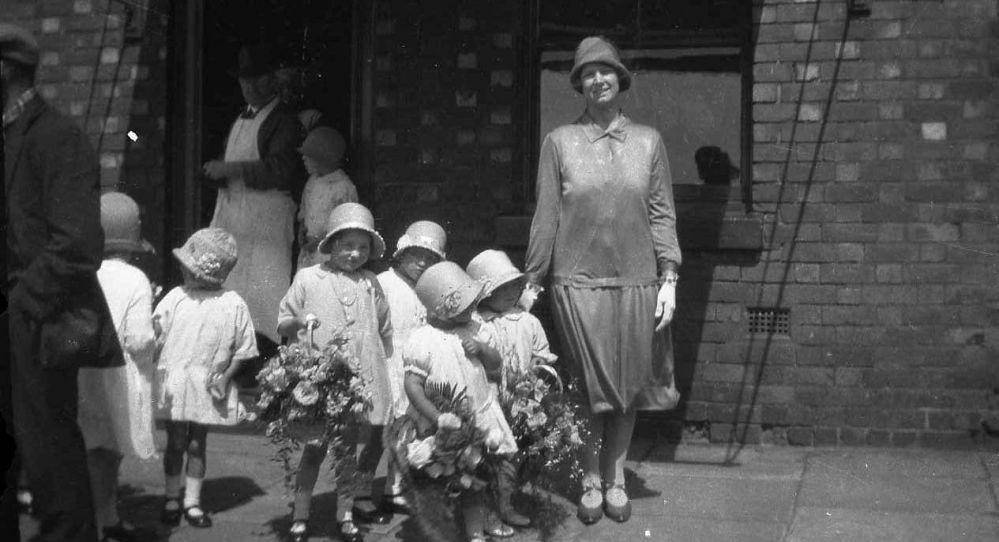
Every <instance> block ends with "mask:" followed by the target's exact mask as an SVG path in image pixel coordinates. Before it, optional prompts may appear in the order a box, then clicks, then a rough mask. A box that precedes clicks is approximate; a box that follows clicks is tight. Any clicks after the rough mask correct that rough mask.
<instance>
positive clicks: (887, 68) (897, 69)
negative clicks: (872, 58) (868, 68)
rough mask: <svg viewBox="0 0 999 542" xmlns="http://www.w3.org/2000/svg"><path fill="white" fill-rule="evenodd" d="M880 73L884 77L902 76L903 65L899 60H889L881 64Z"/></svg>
mask: <svg viewBox="0 0 999 542" xmlns="http://www.w3.org/2000/svg"><path fill="white" fill-rule="evenodd" d="M878 75H879V76H880V77H881V78H882V79H898V78H899V77H902V67H901V66H899V64H898V63H897V62H887V63H885V64H882V65H881V69H879V70H878Z"/></svg>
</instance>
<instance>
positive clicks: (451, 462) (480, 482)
mask: <svg viewBox="0 0 999 542" xmlns="http://www.w3.org/2000/svg"><path fill="white" fill-rule="evenodd" d="M425 390H426V394H427V399H429V400H430V401H431V402H432V403H433V404H434V406H435V407H436V408H437V410H438V411H440V412H441V413H442V415H446V414H450V415H453V416H455V417H457V418H458V420H460V421H461V426H460V427H458V428H457V429H452V428H449V427H439V428H437V430H436V432H434V433H433V434H431V435H420V434H419V429H418V427H417V422H416V421H415V420H413V419H412V418H410V417H409V416H404V417H402V418H399V419H397V420H396V421H395V422H394V423H393V424H392V427H391V429H390V431H389V432H388V433H387V435H386V445H387V446H388V447H389V449H391V450H392V460H393V461H395V463H396V466H397V468H398V469H399V472H401V473H403V474H404V477H405V480H406V483H405V484H404V487H405V491H406V500H407V501H408V502H409V505H410V508H411V517H412V518H413V520H414V522H415V525H416V527H417V528H418V529H419V531H420V535H421V540H433V541H449V540H461V539H463V538H462V534H461V533H462V532H463V529H462V528H461V527H460V525H459V523H460V522H459V519H460V518H459V517H458V514H457V506H456V503H457V499H456V497H458V496H460V495H461V494H462V493H463V492H465V491H468V490H472V491H477V490H481V489H484V488H485V487H486V486H487V485H488V483H487V479H488V477H489V472H490V471H489V469H490V468H491V467H492V464H491V461H490V458H489V455H487V453H486V452H487V451H488V450H489V449H490V445H489V442H490V436H489V435H487V434H485V432H484V431H482V430H481V429H479V428H477V427H476V426H475V413H474V412H473V411H472V407H471V401H470V400H469V398H468V397H467V396H466V394H465V390H464V389H461V390H458V389H457V388H456V387H455V386H453V385H450V384H440V383H436V382H428V383H427V384H426V387H425ZM497 442H498V440H497ZM493 447H495V446H493Z"/></svg>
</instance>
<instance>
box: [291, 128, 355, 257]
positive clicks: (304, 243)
mask: <svg viewBox="0 0 999 542" xmlns="http://www.w3.org/2000/svg"><path fill="white" fill-rule="evenodd" d="M298 152H300V153H301V154H302V161H303V162H304V163H305V171H306V172H308V174H309V180H308V181H306V183H305V189H304V190H303V192H302V204H301V205H300V206H299V210H298V219H299V247H300V248H299V253H298V268H299V269H302V268H303V267H308V266H310V265H316V264H320V263H322V262H323V261H325V257H324V256H323V255H321V254H319V250H318V249H319V242H320V241H322V240H323V237H325V236H326V233H327V231H326V219H327V218H329V216H330V213H331V212H332V211H333V209H335V208H336V207H337V206H338V205H340V204H341V203H348V202H356V201H357V188H356V187H355V186H354V183H353V182H351V180H350V177H348V176H347V174H346V173H345V172H344V171H343V169H341V168H342V166H343V159H344V155H345V153H346V152H347V142H346V141H344V139H343V136H342V135H340V132H337V131H336V130H335V129H333V128H330V127H328V126H319V127H317V128H314V129H313V130H312V131H310V132H309V134H308V135H307V136H306V137H305V141H304V142H303V143H302V146H301V147H299V148H298Z"/></svg>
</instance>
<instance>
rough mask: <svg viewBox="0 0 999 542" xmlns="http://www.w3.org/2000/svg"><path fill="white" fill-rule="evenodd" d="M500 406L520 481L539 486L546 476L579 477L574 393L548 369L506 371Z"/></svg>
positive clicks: (579, 430)
mask: <svg viewBox="0 0 999 542" xmlns="http://www.w3.org/2000/svg"><path fill="white" fill-rule="evenodd" d="M500 405H501V406H502V407H503V413H504V414H505V415H506V419H507V421H508V422H509V423H510V429H512V430H513V435H514V438H516V440H517V448H518V451H517V455H518V456H519V457H518V459H519V460H520V464H521V478H522V479H531V480H536V481H542V480H544V478H545V477H544V476H539V475H543V474H545V473H549V474H553V473H557V472H563V471H564V469H565V468H568V469H569V474H570V475H578V473H579V472H580V469H579V457H578V453H577V452H578V450H579V448H580V446H582V445H583V439H582V436H583V435H584V434H585V431H587V429H586V427H585V425H584V423H583V417H582V413H581V412H580V408H581V407H580V401H579V400H578V398H577V397H575V392H574V389H573V387H570V388H569V389H566V386H565V385H564V384H563V383H562V379H561V378H559V376H558V373H557V372H555V370H554V369H552V368H551V367H550V366H548V365H538V366H535V367H534V368H533V370H532V371H524V372H521V371H509V372H508V373H507V375H506V378H505V387H504V389H502V390H501V393H500Z"/></svg>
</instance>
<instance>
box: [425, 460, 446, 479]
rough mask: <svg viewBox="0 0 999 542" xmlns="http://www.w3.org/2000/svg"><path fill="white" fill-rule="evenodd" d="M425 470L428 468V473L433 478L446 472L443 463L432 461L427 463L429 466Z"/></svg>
mask: <svg viewBox="0 0 999 542" xmlns="http://www.w3.org/2000/svg"><path fill="white" fill-rule="evenodd" d="M424 470H426V472H427V475H428V476H430V477H431V478H440V476H441V475H442V474H444V465H441V464H440V463H431V464H429V465H427V468H426V469H424Z"/></svg>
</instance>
